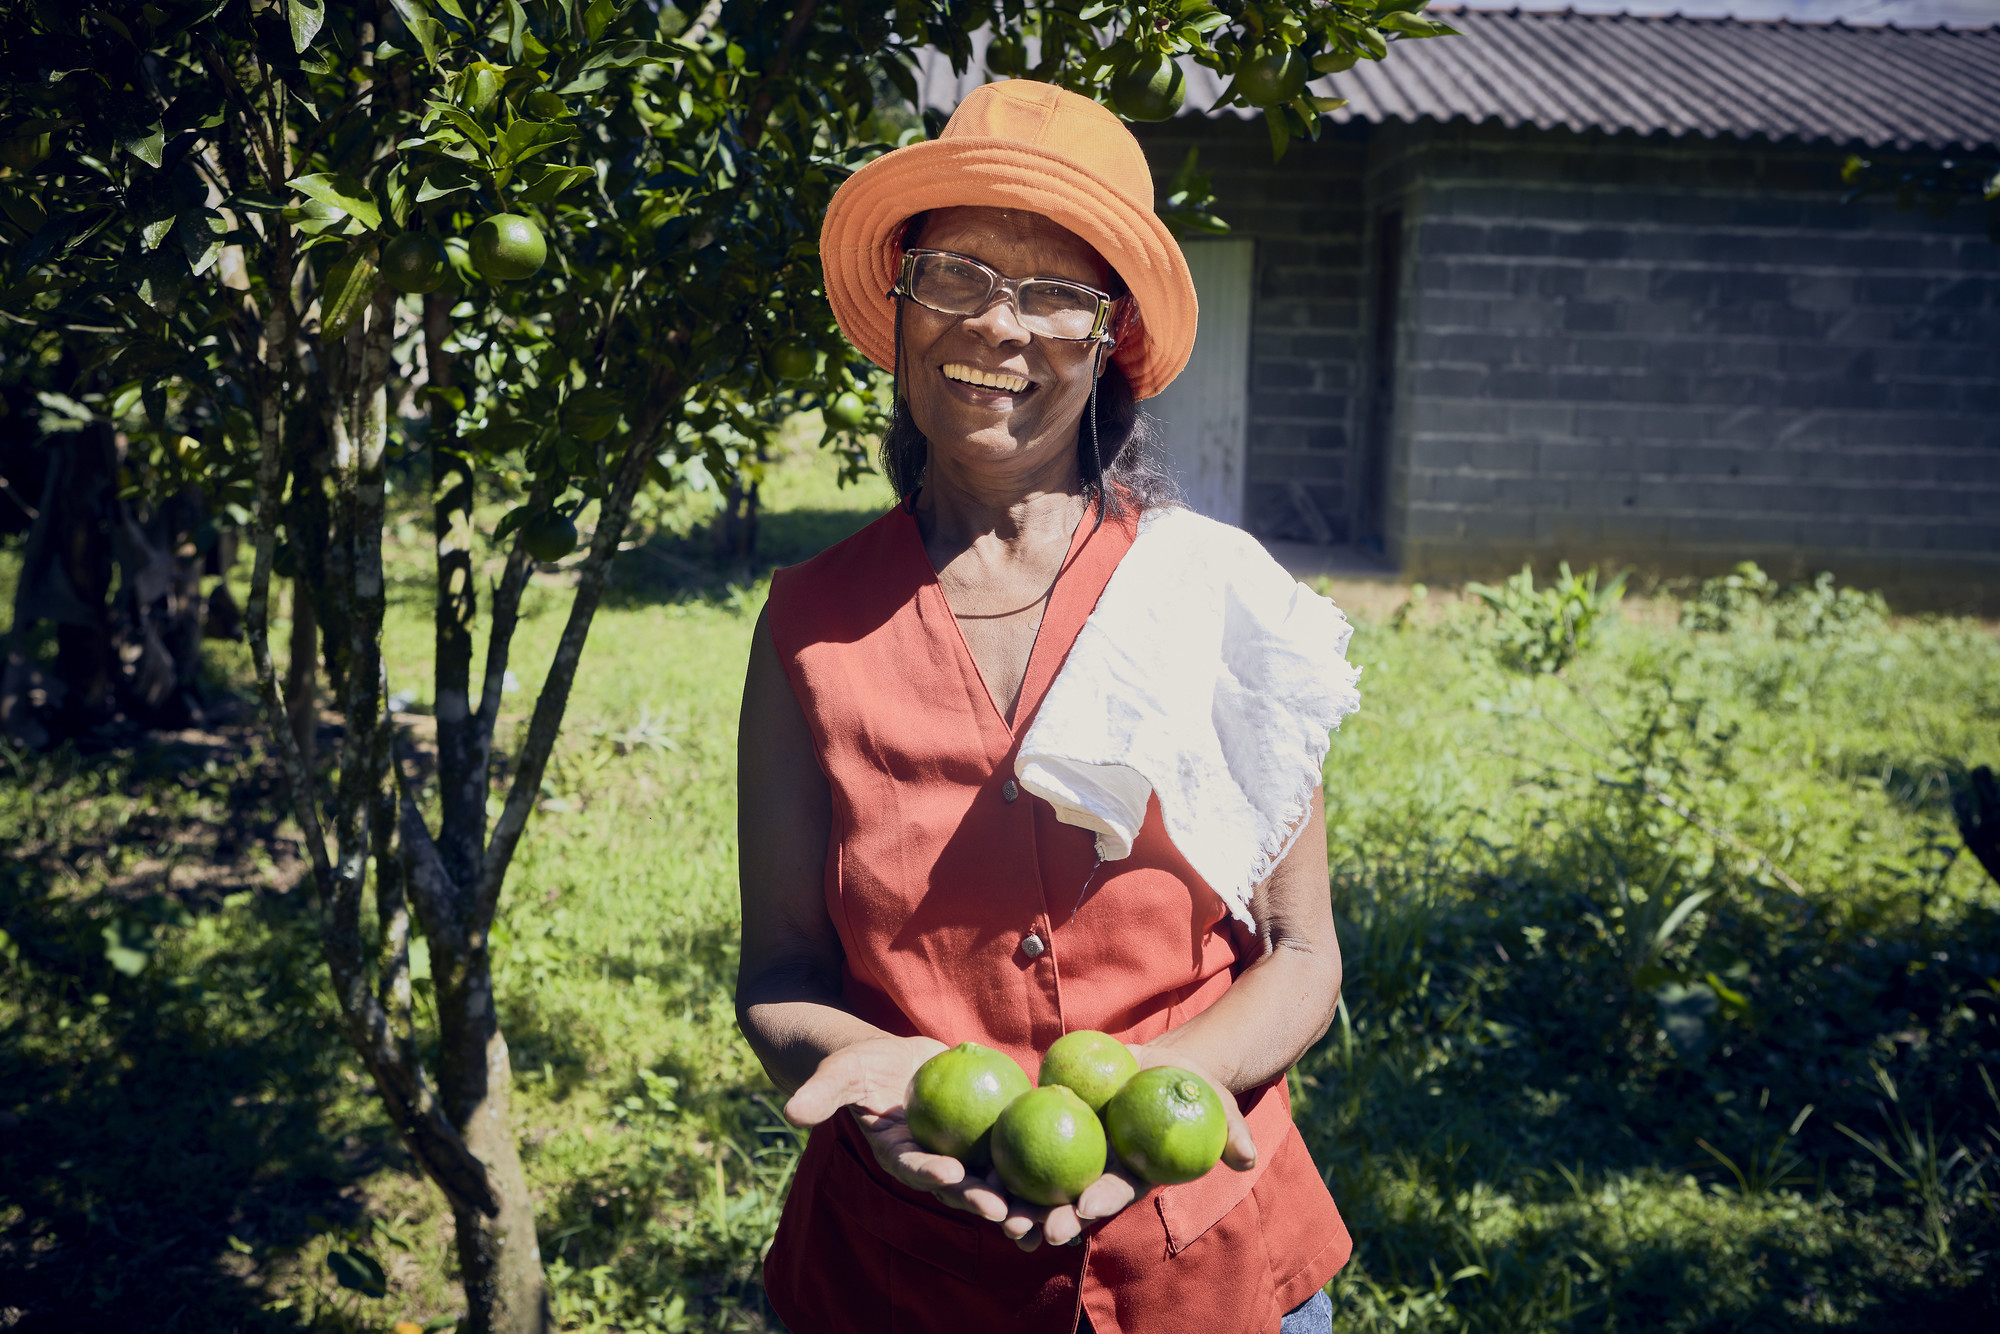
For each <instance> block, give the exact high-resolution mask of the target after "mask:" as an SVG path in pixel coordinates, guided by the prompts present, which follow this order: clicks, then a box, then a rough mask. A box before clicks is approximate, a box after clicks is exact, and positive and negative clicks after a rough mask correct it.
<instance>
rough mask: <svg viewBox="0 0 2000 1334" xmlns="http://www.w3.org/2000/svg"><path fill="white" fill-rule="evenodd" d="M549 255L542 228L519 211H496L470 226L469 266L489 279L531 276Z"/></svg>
mask: <svg viewBox="0 0 2000 1334" xmlns="http://www.w3.org/2000/svg"><path fill="white" fill-rule="evenodd" d="M548 257H549V247H548V243H547V242H545V241H543V240H542V229H541V228H539V227H537V226H535V224H534V222H533V221H532V220H531V219H528V218H524V217H522V216H521V215H520V214H518V213H495V214H494V215H493V216H492V217H490V218H488V219H487V220H486V221H484V222H482V223H480V224H479V225H478V226H477V227H474V228H473V229H472V265H473V267H474V268H476V269H478V270H479V273H480V276H481V277H483V278H485V279H487V280H488V281H490V282H514V281H516V280H518V279H521V278H527V277H532V276H533V275H534V273H535V271H536V270H538V269H540V268H541V267H542V261H543V260H545V259H547V258H548Z"/></svg>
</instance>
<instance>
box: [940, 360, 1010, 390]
mask: <svg viewBox="0 0 2000 1334" xmlns="http://www.w3.org/2000/svg"><path fill="white" fill-rule="evenodd" d="M944 378H945V379H947V380H958V381H961V382H963V383H965V384H976V385H978V386H979V387H980V388H981V389H998V390H1001V391H1002V392H1003V393H1009V394H1018V393H1020V392H1021V391H1022V390H1023V389H1026V388H1027V387H1028V382H1027V381H1026V380H1025V379H1023V378H1022V377H1021V376H1018V375H1009V374H1007V373H1006V372H1005V371H982V370H980V369H979V368H978V367H977V366H961V365H959V364H958V363H957V362H955V361H954V362H950V363H947V364H946V366H945V368H944Z"/></svg>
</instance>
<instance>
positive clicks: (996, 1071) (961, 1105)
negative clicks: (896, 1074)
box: [903, 1042, 1029, 1163]
mask: <svg viewBox="0 0 2000 1334" xmlns="http://www.w3.org/2000/svg"><path fill="white" fill-rule="evenodd" d="M1028 1088H1029V1084H1028V1075H1027V1072H1026V1071H1025V1070H1023V1069H1021V1067H1020V1066H1018V1065H1016V1064H1015V1063H1014V1059H1013V1057H1011V1056H1008V1055H1007V1054H1006V1053H1005V1052H998V1051H995V1050H993V1049H992V1048H991V1047H982V1046H980V1045H979V1044H978V1043H977V1042H961V1043H959V1044H958V1045H957V1046H956V1047H952V1048H950V1049H948V1050H946V1051H941V1052H939V1053H938V1054H937V1055H935V1056H933V1057H931V1058H930V1059H929V1060H928V1061H925V1062H924V1063H923V1064H922V1065H921V1066H919V1067H917V1077H916V1078H915V1079H913V1080H911V1081H910V1096H909V1100H908V1102H907V1103H906V1104H905V1105H904V1108H903V1112H904V1115H905V1116H906V1117H908V1119H909V1122H910V1133H911V1134H912V1135H914V1136H915V1137H916V1140H917V1143H919V1144H921V1145H923V1146H924V1147H925V1148H926V1149H929V1150H930V1151H931V1152H932V1153H942V1154H946V1155H949V1156H950V1157H953V1158H958V1159H961V1160H963V1161H965V1162H967V1163H984V1162H985V1161H986V1151H987V1142H988V1137H989V1136H990V1135H991V1134H992V1131H993V1123H994V1122H995V1121H997V1120H999V1119H1000V1113H1001V1112H1002V1111H1004V1110H1006V1108H1007V1106H1008V1104H1010V1103H1012V1102H1013V1101H1014V1100H1015V1099H1016V1098H1019V1097H1020V1096H1022V1095H1023V1094H1025V1093H1026V1092H1027V1091H1028Z"/></svg>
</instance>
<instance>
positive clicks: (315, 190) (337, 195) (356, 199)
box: [291, 171, 382, 230]
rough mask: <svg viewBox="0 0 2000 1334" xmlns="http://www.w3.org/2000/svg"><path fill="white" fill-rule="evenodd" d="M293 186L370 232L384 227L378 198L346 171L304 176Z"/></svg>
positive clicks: (295, 181) (294, 182) (295, 180)
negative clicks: (376, 201)
mask: <svg viewBox="0 0 2000 1334" xmlns="http://www.w3.org/2000/svg"><path fill="white" fill-rule="evenodd" d="M291 187H292V188H293V189H294V190H297V191H298V192H299V193H300V194H302V195H305V196H306V197H307V198H309V199H317V200H318V201H319V202H320V203H322V204H326V205H329V206H331V207H333V208H337V209H339V210H340V211H341V212H343V213H345V214H347V216H349V217H350V218H353V219H355V220H356V221H358V222H360V223H361V225H362V226H364V227H367V228H369V229H370V230H373V229H374V228H376V227H380V226H381V225H382V210H381V209H380V208H379V207H377V205H376V203H375V196H374V195H372V194H370V193H369V192H368V187H367V186H365V185H363V184H361V182H359V181H357V180H355V179H354V178H353V177H352V176H349V175H348V174H347V173H346V172H339V171H335V172H320V173H316V174H314V175H311V176H300V177H297V178H296V179H294V180H293V181H292V182H291Z"/></svg>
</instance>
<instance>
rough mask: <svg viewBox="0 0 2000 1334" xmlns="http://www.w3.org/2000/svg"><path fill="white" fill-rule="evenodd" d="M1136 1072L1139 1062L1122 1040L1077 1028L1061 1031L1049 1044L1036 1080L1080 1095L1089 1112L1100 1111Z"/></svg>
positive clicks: (1043, 1085) (1094, 1030)
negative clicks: (1069, 1031)
mask: <svg viewBox="0 0 2000 1334" xmlns="http://www.w3.org/2000/svg"><path fill="white" fill-rule="evenodd" d="M1138 1073H1139V1063H1138V1062H1137V1061H1135V1060H1133V1059H1132V1052H1131V1050H1130V1049H1129V1048H1127V1047H1126V1045H1125V1044H1124V1043H1122V1042H1120V1041H1119V1040H1118V1039H1117V1038H1114V1037H1112V1036H1111V1035H1110V1034H1109V1033H1100V1032H1098V1031H1097V1030H1096V1029H1094V1028H1080V1029H1078V1030H1077V1031H1076V1032H1074V1033H1065V1034H1063V1036H1061V1037H1059V1038H1057V1039H1056V1040H1055V1042H1054V1043H1053V1044H1052V1045H1051V1046H1050V1047H1049V1050H1048V1054H1047V1055H1046V1056H1044V1057H1042V1073H1041V1078H1040V1079H1039V1080H1038V1081H1037V1082H1038V1083H1040V1084H1041V1086H1042V1087H1043V1088H1047V1087H1049V1085H1051V1084H1060V1085H1062V1086H1063V1087H1064V1088H1066V1089H1068V1090H1069V1091H1070V1092H1072V1093H1074V1094H1076V1096H1077V1097H1079V1098H1082V1099H1083V1101H1084V1103H1085V1105H1087V1106H1088V1107H1089V1108H1090V1110H1091V1111H1093V1112H1101V1111H1103V1110H1104V1104H1105V1103H1107V1102H1110V1101H1111V1095H1112V1094H1114V1093H1116V1092H1117V1091H1118V1090H1119V1089H1121V1088H1124V1087H1125V1081H1126V1080H1128V1079H1130V1078H1131V1077H1132V1076H1133V1075H1136V1074H1138Z"/></svg>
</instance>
